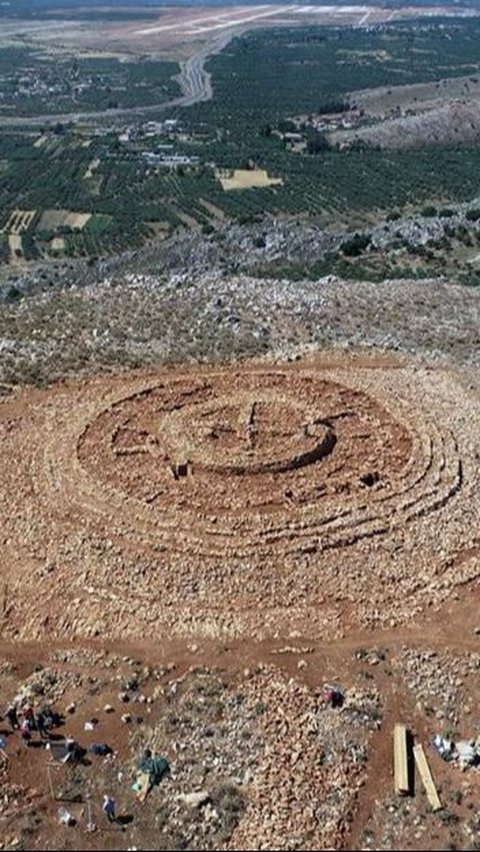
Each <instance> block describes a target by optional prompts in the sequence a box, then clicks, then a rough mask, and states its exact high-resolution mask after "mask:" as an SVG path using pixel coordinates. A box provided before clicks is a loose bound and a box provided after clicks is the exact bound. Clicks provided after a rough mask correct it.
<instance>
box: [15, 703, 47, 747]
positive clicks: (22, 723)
mask: <svg viewBox="0 0 480 852" xmlns="http://www.w3.org/2000/svg"><path fill="white" fill-rule="evenodd" d="M56 715H57V714H55V713H54V712H53V711H51V710H50V708H48V707H45V708H43V709H42V710H40V711H39V712H38V713H35V710H34V708H33V706H32V705H31V704H30V703H26V704H24V705H23V706H21V707H20V708H19V707H18V705H17V704H16V703H15V702H12V703H11V704H9V705H8V707H7V709H6V711H5V714H4V716H5V719H7V720H8V722H9V724H10V727H11V729H12V731H20V735H21V737H22V740H23V742H24V743H25V745H27V746H28V745H30V743H31V741H32V735H33V733H34V731H36V732H37V733H38V734H39V735H40V738H41V739H42V740H48V738H49V732H48V731H49V728H50V727H52V725H53V724H54V723H55V717H56ZM19 717H21V718H19Z"/></svg>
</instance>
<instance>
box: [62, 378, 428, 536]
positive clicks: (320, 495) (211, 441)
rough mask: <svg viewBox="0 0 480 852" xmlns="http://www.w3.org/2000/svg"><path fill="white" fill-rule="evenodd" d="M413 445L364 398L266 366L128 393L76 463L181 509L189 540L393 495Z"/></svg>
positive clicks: (142, 496) (155, 503)
mask: <svg viewBox="0 0 480 852" xmlns="http://www.w3.org/2000/svg"><path fill="white" fill-rule="evenodd" d="M232 385H233V386H234V387H235V393H234V394H232V390H231V388H232ZM411 450H412V437H411V435H410V432H409V430H408V428H406V427H405V426H404V425H402V424H401V423H400V422H399V421H398V420H397V419H396V418H395V416H394V415H392V414H390V413H389V411H388V410H387V409H386V408H385V407H384V406H382V405H381V404H380V403H379V402H378V401H376V400H375V399H374V398H372V397H371V396H368V395H367V394H366V393H363V392H361V391H359V390H356V389H353V388H350V387H348V386H345V385H341V384H339V383H337V382H333V381H327V380H325V379H324V378H322V377H321V376H311V375H305V376H298V375H295V374H294V373H288V372H287V373H285V372H281V371H272V370H263V371H256V372H253V373H249V372H248V371H245V372H238V371H236V372H234V371H232V372H231V373H230V374H225V373H222V372H219V373H215V372H212V373H211V374H209V375H205V377H204V378H203V379H202V381H198V379H195V378H194V379H193V380H192V379H190V378H188V377H181V378H178V379H177V380H175V381H169V382H168V383H156V384H154V385H153V386H152V387H150V388H148V389H142V390H141V391H140V392H139V393H135V394H132V395H131V396H128V397H126V398H123V399H121V400H119V401H118V402H116V403H115V404H114V405H113V406H111V407H109V408H107V409H106V410H104V411H102V412H101V413H100V414H99V415H98V416H97V417H96V418H95V419H94V420H93V422H92V423H90V424H89V426H88V427H87V429H86V430H85V432H84V433H83V434H82V435H81V438H80V440H79V444H78V458H79V460H80V462H81V464H82V466H83V467H84V469H85V470H86V471H88V472H89V474H91V475H92V476H93V477H95V478H96V479H98V480H99V481H101V482H102V483H103V484H105V485H108V486H109V487H111V488H114V489H115V490H116V491H118V492H120V493H123V494H125V495H128V497H130V498H133V499H135V500H137V501H139V502H140V503H143V504H148V505H149V506H150V507H151V508H152V509H153V510H155V511H157V512H158V513H160V514H161V515H162V516H164V515H165V513H171V512H172V511H174V512H175V515H176V528H177V529H180V528H181V527H182V525H183V524H185V527H186V534H187V535H188V533H189V532H190V531H191V530H192V524H194V525H195V526H196V527H197V528H198V527H199V525H200V524H201V523H202V519H203V520H204V522H205V524H206V525H208V523H209V519H210V518H211V515H212V514H215V515H216V516H217V519H218V517H219V516H221V518H222V519H223V520H224V522H225V523H226V524H227V525H228V523H229V522H232V521H234V523H235V525H236V524H238V522H239V520H240V519H241V518H242V519H243V522H244V523H245V524H246V525H247V526H248V527H249V528H251V527H252V523H253V524H255V525H257V527H258V530H257V532H258V534H259V535H261V530H260V526H261V520H262V517H263V518H264V519H265V518H266V519H268V518H270V519H271V518H272V517H273V515H275V514H277V515H279V516H280V517H281V516H290V517H293V518H294V517H295V508H296V509H297V510H299V511H300V510H301V511H302V512H305V511H306V510H307V509H311V510H314V511H315V513H316V514H317V515H318V514H323V513H325V512H326V511H330V510H329V509H328V508H327V507H328V506H330V505H331V502H332V500H336V499H338V497H339V496H341V500H342V503H344V504H345V505H348V504H350V505H351V506H353V505H354V503H355V501H356V500H358V499H360V500H361V501H364V500H365V490H366V488H368V487H369V486H370V487H372V486H373V487H374V490H375V492H376V493H377V496H378V497H380V495H381V494H382V495H384V494H386V493H387V492H388V490H389V489H390V488H391V487H392V484H393V483H394V481H395V478H396V477H397V476H398V475H400V474H401V472H402V470H403V469H404V468H405V466H406V465H407V464H408V461H409V458H410V454H411ZM252 509H254V510H255V517H253V516H252ZM227 534H228V533H227Z"/></svg>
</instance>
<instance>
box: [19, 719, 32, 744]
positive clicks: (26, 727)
mask: <svg viewBox="0 0 480 852" xmlns="http://www.w3.org/2000/svg"><path fill="white" fill-rule="evenodd" d="M20 733H21V735H22V740H23V742H24V743H25V745H26V746H29V745H30V743H31V741H32V730H31V727H30V722H29V721H28V719H24V720H23V722H22V726H21V728H20Z"/></svg>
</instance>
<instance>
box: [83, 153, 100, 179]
mask: <svg viewBox="0 0 480 852" xmlns="http://www.w3.org/2000/svg"><path fill="white" fill-rule="evenodd" d="M99 165H100V160H99V159H98V157H95V159H94V160H92V162H91V163H90V165H89V167H88V169H87V171H86V172H85V174H84V176H83V177H84V178H85V180H89V179H90V178H92V177H93V173H94V172H95V171H96V170H97V169H98V167H99Z"/></svg>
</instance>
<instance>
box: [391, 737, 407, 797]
mask: <svg viewBox="0 0 480 852" xmlns="http://www.w3.org/2000/svg"><path fill="white" fill-rule="evenodd" d="M393 760H394V774H395V793H396V794H397V795H398V796H408V794H409V792H410V785H409V783H408V754H407V728H406V726H405V725H395V728H394V730H393Z"/></svg>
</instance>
